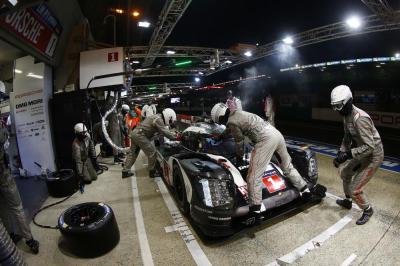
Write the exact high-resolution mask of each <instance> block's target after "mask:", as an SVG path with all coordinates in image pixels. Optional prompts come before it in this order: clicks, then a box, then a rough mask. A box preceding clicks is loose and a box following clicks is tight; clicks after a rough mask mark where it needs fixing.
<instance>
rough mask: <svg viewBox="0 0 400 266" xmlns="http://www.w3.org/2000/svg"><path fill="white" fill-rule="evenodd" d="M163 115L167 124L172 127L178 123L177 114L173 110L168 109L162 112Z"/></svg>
mask: <svg viewBox="0 0 400 266" xmlns="http://www.w3.org/2000/svg"><path fill="white" fill-rule="evenodd" d="M162 115H163V117H164V121H165V124H166V125H167V126H168V125H171V124H172V123H174V122H175V121H176V113H175V111H174V110H172V109H171V108H166V109H164V110H163V111H162Z"/></svg>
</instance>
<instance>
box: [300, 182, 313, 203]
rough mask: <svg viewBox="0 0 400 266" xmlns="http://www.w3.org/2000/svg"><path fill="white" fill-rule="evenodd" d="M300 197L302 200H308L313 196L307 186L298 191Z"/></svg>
mask: <svg viewBox="0 0 400 266" xmlns="http://www.w3.org/2000/svg"><path fill="white" fill-rule="evenodd" d="M300 195H301V197H302V198H303V199H304V200H309V199H311V198H312V196H313V194H312V193H311V191H310V189H309V188H308V187H307V185H305V186H304V187H303V188H302V189H300Z"/></svg>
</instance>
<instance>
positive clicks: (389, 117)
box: [312, 108, 400, 129]
mask: <svg viewBox="0 0 400 266" xmlns="http://www.w3.org/2000/svg"><path fill="white" fill-rule="evenodd" d="M367 113H368V114H369V115H370V116H371V119H372V121H374V124H375V126H378V127H390V128H398V129H400V113H387V112H377V111H367ZM312 119H315V120H325V121H338V122H341V121H343V119H342V118H341V117H340V115H339V114H338V113H337V112H335V111H333V110H332V109H331V108H313V109H312Z"/></svg>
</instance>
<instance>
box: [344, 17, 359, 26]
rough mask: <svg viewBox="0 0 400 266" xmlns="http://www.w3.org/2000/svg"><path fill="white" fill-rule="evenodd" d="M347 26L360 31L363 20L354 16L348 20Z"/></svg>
mask: <svg viewBox="0 0 400 266" xmlns="http://www.w3.org/2000/svg"><path fill="white" fill-rule="evenodd" d="M346 24H347V26H349V27H350V28H351V29H358V28H360V27H361V24H362V22H361V19H360V18H359V17H357V16H352V17H350V18H348V19H347V20H346Z"/></svg>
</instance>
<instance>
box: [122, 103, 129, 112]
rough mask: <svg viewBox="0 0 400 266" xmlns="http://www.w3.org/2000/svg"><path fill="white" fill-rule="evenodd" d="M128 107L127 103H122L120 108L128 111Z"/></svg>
mask: <svg viewBox="0 0 400 266" xmlns="http://www.w3.org/2000/svg"><path fill="white" fill-rule="evenodd" d="M129 109H130V108H129V105H127V104H123V105H122V110H123V111H125V112H129Z"/></svg>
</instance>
